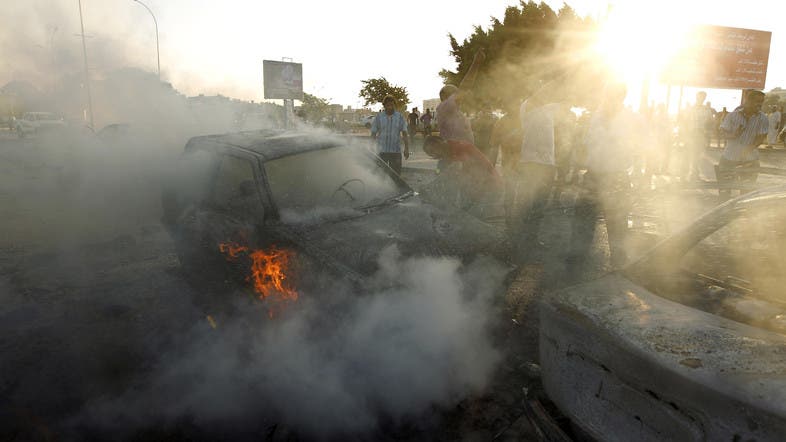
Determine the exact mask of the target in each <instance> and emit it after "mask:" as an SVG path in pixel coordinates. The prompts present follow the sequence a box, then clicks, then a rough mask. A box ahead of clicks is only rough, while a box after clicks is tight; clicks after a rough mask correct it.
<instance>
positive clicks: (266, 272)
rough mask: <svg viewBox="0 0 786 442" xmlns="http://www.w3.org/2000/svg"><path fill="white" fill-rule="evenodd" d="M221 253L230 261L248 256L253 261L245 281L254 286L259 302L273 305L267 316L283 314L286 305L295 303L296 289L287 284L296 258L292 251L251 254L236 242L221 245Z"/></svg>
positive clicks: (251, 251) (250, 251)
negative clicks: (281, 312)
mask: <svg viewBox="0 0 786 442" xmlns="http://www.w3.org/2000/svg"><path fill="white" fill-rule="evenodd" d="M218 248H219V250H220V251H221V253H224V254H226V255H227V260H229V261H234V260H235V259H237V258H238V257H239V256H240V254H241V253H247V254H248V256H249V257H250V258H251V274H250V275H249V276H247V277H246V281H249V282H251V283H252V284H253V286H254V291H256V292H257V293H258V294H259V299H261V300H265V301H268V302H271V303H272V304H270V308H269V309H268V315H269V316H270V317H271V318H272V317H273V316H274V313H276V312H278V311H280V310H281V309H282V308H283V306H284V304H286V303H287V302H295V301H297V299H298V294H297V291H295V289H293V288H292V287H290V286H289V285H288V284H286V282H285V281H286V279H287V271H288V270H289V260H290V259H291V258H292V256H293V255H294V254H293V252H291V251H289V250H284V249H279V248H277V247H275V246H272V247H271V248H270V249H269V250H267V251H265V250H261V249H255V250H250V249H249V248H248V247H246V246H241V245H239V244H237V243H234V242H227V243H221V244H219V245H218Z"/></svg>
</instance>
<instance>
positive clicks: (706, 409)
mask: <svg viewBox="0 0 786 442" xmlns="http://www.w3.org/2000/svg"><path fill="white" fill-rule="evenodd" d="M785 288H786V186H779V187H774V188H769V189H764V190H760V191H757V192H754V193H750V194H747V195H744V196H741V197H739V198H737V199H735V200H731V201H729V202H727V203H725V204H722V205H721V206H718V207H717V208H715V209H714V210H712V211H710V212H709V213H707V214H706V215H704V216H703V217H701V218H700V219H698V220H697V221H695V223H693V224H692V225H690V226H689V227H687V228H686V229H684V230H682V231H681V232H679V233H677V234H675V235H674V236H672V237H670V238H668V239H666V240H664V241H663V242H661V243H660V244H658V245H657V246H656V247H654V248H653V249H652V250H651V251H650V252H649V253H647V254H646V255H644V256H643V257H642V258H641V259H639V260H638V261H637V262H634V263H633V264H631V265H629V266H628V267H626V268H625V269H623V270H621V271H619V272H614V273H611V274H608V275H606V276H604V277H602V278H600V279H598V280H596V281H592V282H588V283H585V284H580V285H577V286H574V287H570V288H567V289H564V290H561V291H558V292H556V293H553V294H551V295H549V296H547V297H546V298H545V299H544V301H543V303H542V305H541V310H540V321H539V323H540V362H541V367H542V379H543V385H544V388H545V390H546V392H547V394H548V395H549V397H550V398H551V400H552V401H553V402H554V403H555V404H556V405H557V406H558V407H559V408H560V410H561V411H562V412H563V413H564V414H565V415H567V416H568V417H569V418H570V419H571V420H572V421H573V422H574V423H575V424H576V425H578V426H579V427H580V428H582V429H583V430H584V431H585V432H587V433H589V434H590V436H592V437H594V438H596V439H598V440H609V441H631V440H636V441H650V440H652V441H654V440H691V441H693V440H695V441H701V440H728V441H735V440H741V441H747V440H757V441H769V440H783V438H784V435H786V289H785Z"/></svg>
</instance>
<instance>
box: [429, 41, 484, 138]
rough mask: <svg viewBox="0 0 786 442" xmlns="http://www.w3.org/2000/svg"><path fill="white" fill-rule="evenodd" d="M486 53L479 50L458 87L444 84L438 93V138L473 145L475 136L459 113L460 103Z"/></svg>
mask: <svg viewBox="0 0 786 442" xmlns="http://www.w3.org/2000/svg"><path fill="white" fill-rule="evenodd" d="M485 59H486V53H485V52H483V50H482V49H481V50H479V51H478V52H477V53H475V57H474V58H473V59H472V64H471V65H470V67H469V70H468V71H467V74H466V75H464V78H463V79H462V80H461V83H459V85H458V87H456V86H455V85H452V84H446V85H445V86H443V87H442V89H440V91H439V99H440V103H439V105H438V106H437V125H438V126H437V128H438V130H439V136H441V137H442V138H444V139H446V140H461V141H466V142H467V143H470V144H473V145H474V144H475V136H474V135H473V134H472V127H471V126H470V124H469V120H468V119H467V117H466V116H464V114H463V113H462V111H461V101H462V99H463V98H464V96H465V95H466V94H467V92H468V91H469V89H470V88H472V85H473V84H474V83H475V77H477V75H478V69H479V68H480V64H481V63H483V60H485Z"/></svg>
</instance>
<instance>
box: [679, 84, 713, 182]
mask: <svg viewBox="0 0 786 442" xmlns="http://www.w3.org/2000/svg"><path fill="white" fill-rule="evenodd" d="M706 99H707V93H706V92H704V91H699V92H697V93H696V103H694V104H693V106H692V107H690V108H688V110H687V115H686V118H685V120H684V129H685V138H684V141H685V154H686V158H685V164H684V165H683V175H682V178H683V179H684V180H685V181H688V180H690V179H693V180H698V179H699V174H700V170H699V163H700V161H701V157H702V155H703V153H704V150H705V148H706V147H707V133H706V132H707V127H708V126H709V124H710V121H712V112H711V111H710V109H709V108H707V106H705V105H704V100H706Z"/></svg>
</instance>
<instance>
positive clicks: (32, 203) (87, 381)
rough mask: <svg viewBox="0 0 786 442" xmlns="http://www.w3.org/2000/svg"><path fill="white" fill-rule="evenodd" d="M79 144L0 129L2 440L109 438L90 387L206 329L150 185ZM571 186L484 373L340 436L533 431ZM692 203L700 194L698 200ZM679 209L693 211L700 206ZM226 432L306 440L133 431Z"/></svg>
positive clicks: (655, 208)
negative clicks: (417, 409)
mask: <svg viewBox="0 0 786 442" xmlns="http://www.w3.org/2000/svg"><path fill="white" fill-rule="evenodd" d="M80 158H81V157H80V156H79V155H77V154H74V153H73V152H68V151H65V150H53V148H45V147H43V146H42V145H40V144H39V143H38V142H37V141H36V140H29V139H28V140H24V141H20V140H14V139H11V138H10V137H9V136H8V135H7V134H0V181H1V182H0V232H3V234H2V236H1V237H0V294H1V295H0V296H1V299H0V301H2V302H0V355H1V357H0V440H3V441H5V440H8V441H26V440H106V439H114V437H112V435H107V434H104V433H101V431H100V430H96V429H93V428H83V427H78V426H77V427H76V428H74V427H73V426H71V425H70V424H69V423H68V422H69V418H71V417H72V416H73V415H74V413H76V412H78V411H79V410H80V409H81V408H82V407H83V406H84V405H85V404H87V403H89V402H91V401H93V400H94V399H96V398H100V397H107V396H110V397H111V396H112V395H119V394H122V393H123V392H124V391H126V390H127V389H129V388H132V387H133V385H134V382H135V381H136V380H137V379H139V378H140V376H141V375H143V374H144V373H146V372H149V371H150V370H152V369H153V367H154V366H156V364H158V363H160V361H161V360H162V357H163V355H165V354H166V353H167V352H168V351H171V349H172V348H173V347H176V346H178V345H180V342H179V340H180V339H183V337H184V336H186V334H185V331H186V330H191V329H193V328H194V327H195V324H196V326H197V327H202V328H204V329H205V330H209V327H210V324H209V322H208V321H206V320H205V316H204V312H202V311H200V310H199V309H197V308H195V307H194V306H193V304H192V302H191V301H190V300H191V297H192V295H193V294H194V290H195V289H197V287H195V285H194V282H193V281H192V279H191V278H190V277H189V275H187V274H185V273H184V270H183V268H182V267H181V266H180V263H179V261H178V259H177V257H176V255H175V252H174V250H173V245H172V242H171V240H170V238H169V236H168V234H167V232H166V231H165V230H164V228H163V227H162V226H161V225H160V223H158V221H157V220H158V215H159V213H158V210H159V209H158V207H157V203H158V198H157V196H156V197H154V198H148V199H139V200H136V199H133V196H132V195H126V194H124V193H123V189H122V188H121V187H118V188H106V187H105V188H101V189H97V188H91V181H90V179H89V177H87V178H86V174H80V173H76V172H74V171H75V170H79V161H80ZM431 173H433V171H429V170H425V171H423V170H408V171H407V172H405V174H404V178H405V180H407V181H408V182H410V183H411V184H412V186H413V187H414V188H416V189H417V188H418V187H419V186H422V185H423V184H425V183H427V182H428V180H429V179H430V176H431V175H430V174H431ZM129 179H130V180H131V181H130V182H133V183H135V186H137V190H139V189H143V190H144V192H143V193H146V194H147V195H148V196H150V195H157V194H156V189H157V186H158V184H160V183H157V182H155V181H149V180H146V177H145V176H136V177H131V178H129ZM96 182H98V181H96ZM76 187H78V188H80V189H82V193H80V194H81V195H85V194H87V195H89V197H83V198H80V199H78V200H75V199H73V198H72V197H71V195H72V194H73V192H71V190H72V189H74V188H76ZM136 193H138V192H136ZM136 193H135V194H136ZM699 197H700V199H701V198H702V196H701V195H699ZM703 198H705V199H707V200H708V201H709V199H710V198H709V197H708V196H706V195H705V196H704V197H703ZM124 199H129V204H130V205H131V208H132V209H131V210H129V211H128V212H121V213H114V212H113V213H104V212H103V209H102V208H103V207H107V206H111V207H116V204H109V205H107V204H104V203H106V201H108V200H111V201H113V202H117V201H118V200H124ZM569 199H570V190H569V189H568V190H566V192H565V193H564V194H563V195H562V196H561V197H559V198H557V199H555V200H554V201H553V203H552V205H551V207H550V209H549V212H548V215H547V220H546V222H544V229H543V232H542V235H541V241H542V249H541V250H540V254H541V259H540V262H541V264H534V265H528V266H525V267H520V268H516V269H515V270H514V271H513V273H512V276H511V283H510V287H509V290H508V291H507V293H506V294H505V300H504V303H502V308H500V309H499V311H498V313H497V315H496V317H495V318H494V322H495V324H494V329H495V332H494V337H495V345H496V346H497V347H498V348H499V349H500V350H501V351H502V355H503V359H502V362H501V363H500V364H499V366H498V368H497V370H496V372H495V373H496V374H495V375H494V376H493V379H492V382H491V384H490V386H489V387H488V388H487V389H486V390H485V391H483V392H481V393H480V394H478V395H474V396H472V397H466V398H463V399H461V400H459V401H458V402H457V404H456V405H455V406H454V407H451V408H440V409H436V408H435V409H433V410H431V411H430V412H427V413H425V415H422V416H418V417H417V418H413V419H411V420H406V421H404V422H391V423H390V424H389V425H383V426H382V427H381V428H379V429H378V430H377V431H376V432H375V433H374V434H371V435H369V434H363V435H361V436H355V435H350V436H348V437H342V438H343V439H349V440H391V441H392V440H396V441H399V440H401V441H405V440H413V441H414V440H464V441H490V440H500V441H513V440H539V439H538V437H537V433H536V431H535V429H534V428H533V427H532V425H531V424H530V421H529V420H528V418H527V414H528V413H527V403H528V401H530V400H532V399H541V400H542V402H543V403H544V404H545V406H546V408H548V407H549V405H548V401H547V399H546V398H545V396H544V393H543V391H542V389H541V387H540V384H539V381H538V378H539V367H538V365H537V361H538V356H537V300H538V299H539V298H540V297H541V296H542V294H543V293H544V292H547V291H549V290H553V289H558V288H559V287H560V286H561V285H564V284H565V283H566V282H565V281H566V278H565V274H564V272H565V269H564V266H563V265H562V262H564V256H563V253H562V250H565V249H566V246H567V241H568V240H567V237H568V236H567V235H566V233H567V232H568V229H569V221H570V209H569ZM563 203H564V204H563ZM671 204H672V202H670V201H669V200H667V199H664V198H661V197H648V198H646V199H643V200H642V203H641V206H640V207H639V208H640V210H637V211H636V213H638V214H640V215H641V216H640V217H638V218H635V217H634V219H633V221H632V222H633V224H634V227H637V228H639V229H641V230H649V231H652V230H659V229H660V230H661V231H662V230H663V229H664V225H668V226H670V227H669V228H670V229H674V228H677V226H678V225H679V224H680V223H681V222H683V221H681V220H680V219H678V217H676V216H670V217H669V223H665V222H664V218H663V215H664V213H665V212H666V211H667V210H666V208H667V207H671ZM700 210H701V209H699V208H698V206H696V209H695V212H696V213H700ZM681 215H682V216H683V217H685V218H689V217H691V216H695V213H691V214H685V213H683V212H681ZM637 223H638V224H637ZM599 233H600V234H599V235H598V247H597V248H596V252H595V253H596V254H597V257H596V258H597V259H596V260H595V262H596V265H595V266H594V267H592V268H591V269H590V270H589V271H588V273H587V274H586V275H581V276H580V279H588V278H592V277H593V276H594V275H598V274H601V273H602V272H604V271H606V270H608V268H607V267H606V264H605V263H606V260H605V257H606V255H607V254H608V251H607V250H606V249H605V248H604V246H603V245H602V244H603V240H604V238H603V234H602V232H599ZM660 233H663V232H660ZM573 276H575V275H573ZM574 280H575V278H574ZM218 285H219V287H220V283H219V284H218ZM561 423H562V424H564V423H565V422H561ZM564 428H565V429H568V427H567V426H564ZM568 431H569V430H568ZM226 434H233V435H237V436H238V437H231V438H230V439H244V438H246V439H249V440H306V439H305V438H303V436H302V435H299V434H298V432H297V431H296V429H294V428H284V427H283V426H280V425H277V424H276V423H275V422H266V421H260V422H255V423H254V425H252V426H251V427H250V428H242V429H239V428H234V429H232V430H231V431H230V433H225V432H220V433H218V434H214V433H211V432H210V431H207V430H205V429H204V428H201V427H200V426H199V425H198V423H194V422H190V421H188V420H187V419H186V420H183V421H180V422H178V423H177V424H175V425H172V424H167V425H160V426H159V425H149V426H143V427H141V428H139V429H138V430H137V431H135V432H134V433H132V434H131V435H129V436H128V438H129V439H130V440H217V436H219V435H222V436H221V437H218V438H219V439H225V440H229V439H226ZM345 436H346V435H345Z"/></svg>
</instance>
